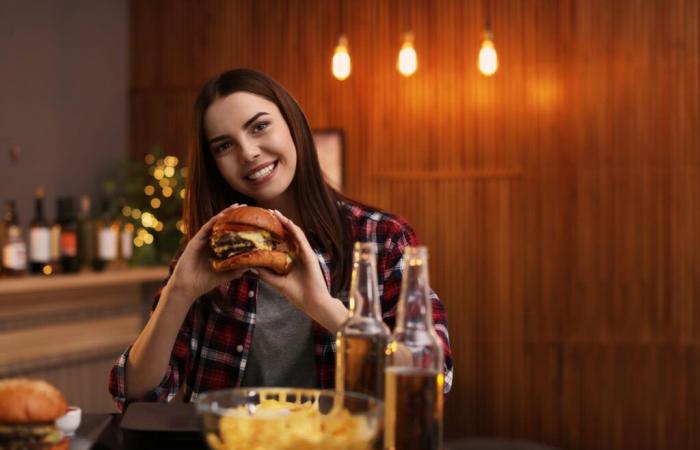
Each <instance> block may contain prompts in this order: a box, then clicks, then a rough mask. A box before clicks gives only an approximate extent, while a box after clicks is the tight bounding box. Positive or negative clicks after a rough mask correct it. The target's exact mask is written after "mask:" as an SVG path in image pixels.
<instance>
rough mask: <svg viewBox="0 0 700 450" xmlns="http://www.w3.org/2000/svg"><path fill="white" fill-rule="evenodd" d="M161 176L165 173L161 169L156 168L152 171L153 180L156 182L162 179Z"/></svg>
mask: <svg viewBox="0 0 700 450" xmlns="http://www.w3.org/2000/svg"><path fill="white" fill-rule="evenodd" d="M163 175H165V173H164V172H163V169H161V168H160V167H158V168H157V169H156V170H154V171H153V178H155V179H156V180H160V179H162V178H163Z"/></svg>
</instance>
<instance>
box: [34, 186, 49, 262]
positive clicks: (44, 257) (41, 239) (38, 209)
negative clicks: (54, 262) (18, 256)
mask: <svg viewBox="0 0 700 450" xmlns="http://www.w3.org/2000/svg"><path fill="white" fill-rule="evenodd" d="M29 269H30V271H31V273H33V274H41V273H44V274H46V275H50V274H51V273H53V268H52V267H51V226H50V225H49V222H47V221H46V218H45V217H44V188H42V187H41V186H40V187H38V188H36V192H35V194H34V219H32V221H31V223H30V224H29Z"/></svg>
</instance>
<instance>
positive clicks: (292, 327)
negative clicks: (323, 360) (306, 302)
mask: <svg viewBox="0 0 700 450" xmlns="http://www.w3.org/2000/svg"><path fill="white" fill-rule="evenodd" d="M241 386H278V387H316V362H315V357H314V341H313V334H312V331H311V319H310V318H309V317H308V316H307V315H306V314H304V313H303V312H301V311H300V310H299V309H298V308H297V307H296V306H294V305H293V304H291V303H290V302H289V301H288V300H287V299H286V298H284V297H282V295H280V293H279V292H277V291H276V290H275V289H274V288H272V287H271V286H270V285H268V284H266V283H264V282H263V281H259V282H258V296H257V302H256V306H255V329H254V330H253V341H252V343H251V348H250V351H249V352H248V361H247V363H246V366H245V373H244V374H243V380H242V381H241Z"/></svg>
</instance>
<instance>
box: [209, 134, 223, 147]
mask: <svg viewBox="0 0 700 450" xmlns="http://www.w3.org/2000/svg"><path fill="white" fill-rule="evenodd" d="M227 138H228V136H226V135H225V134H222V135H221V136H217V137H215V138H212V139H210V140H209V145H210V146H211V145H212V144H215V143H217V142H218V141H223V140H225V139H227Z"/></svg>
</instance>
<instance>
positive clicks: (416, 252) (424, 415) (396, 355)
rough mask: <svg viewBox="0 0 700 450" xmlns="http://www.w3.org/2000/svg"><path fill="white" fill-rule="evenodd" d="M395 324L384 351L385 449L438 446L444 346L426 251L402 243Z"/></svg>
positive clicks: (435, 448) (423, 449)
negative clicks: (437, 326) (433, 303)
mask: <svg viewBox="0 0 700 450" xmlns="http://www.w3.org/2000/svg"><path fill="white" fill-rule="evenodd" d="M403 258H404V259H403V263H404V267H405V268H404V274H403V279H402V283H401V284H402V285H401V295H400V298H399V305H398V316H397V322H396V328H395V329H394V332H393V334H392V335H391V338H390V339H389V345H388V346H387V351H386V355H387V356H386V359H387V360H386V370H385V373H386V379H385V383H386V385H385V398H384V408H385V423H384V449H385V450H398V449H402V450H413V449H416V450H438V449H442V421H443V415H442V414H443V384H444V375H443V361H444V356H443V348H442V343H441V341H440V338H439V337H438V335H437V333H436V332H435V328H434V326H433V319H432V307H431V302H430V293H431V290H430V285H429V283H428V250H427V248H426V247H423V246H420V247H407V248H406V249H405V251H404V257H403Z"/></svg>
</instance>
